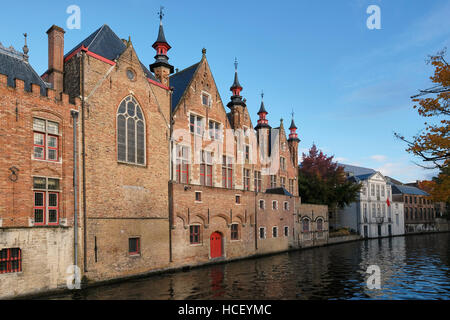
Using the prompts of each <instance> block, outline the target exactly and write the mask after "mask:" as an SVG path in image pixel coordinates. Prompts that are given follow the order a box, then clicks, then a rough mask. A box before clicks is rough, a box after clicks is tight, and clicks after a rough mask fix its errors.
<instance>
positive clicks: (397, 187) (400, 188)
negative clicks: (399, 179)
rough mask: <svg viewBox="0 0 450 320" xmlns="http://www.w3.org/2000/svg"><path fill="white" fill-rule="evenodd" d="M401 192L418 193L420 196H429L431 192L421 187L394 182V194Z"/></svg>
mask: <svg viewBox="0 0 450 320" xmlns="http://www.w3.org/2000/svg"><path fill="white" fill-rule="evenodd" d="M399 193H401V194H412V195H418V196H429V194H428V193H427V192H425V191H423V190H421V189H419V188H416V187H411V186H405V185H398V184H393V185H392V194H399Z"/></svg>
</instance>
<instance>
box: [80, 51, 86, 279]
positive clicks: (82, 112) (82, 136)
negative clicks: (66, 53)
mask: <svg viewBox="0 0 450 320" xmlns="http://www.w3.org/2000/svg"><path fill="white" fill-rule="evenodd" d="M85 56H86V54H85V52H84V51H81V58H80V59H81V72H80V73H81V148H82V150H81V155H82V171H83V172H82V174H83V267H84V272H88V269H87V217H86V140H85V136H86V135H85V123H84V118H85V114H84V113H85V110H84V109H85V102H84V99H85V97H84V60H85Z"/></svg>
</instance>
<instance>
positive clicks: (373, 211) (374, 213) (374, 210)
mask: <svg viewBox="0 0 450 320" xmlns="http://www.w3.org/2000/svg"><path fill="white" fill-rule="evenodd" d="M376 215H377V213H376V208H375V203H372V218H375V216H376Z"/></svg>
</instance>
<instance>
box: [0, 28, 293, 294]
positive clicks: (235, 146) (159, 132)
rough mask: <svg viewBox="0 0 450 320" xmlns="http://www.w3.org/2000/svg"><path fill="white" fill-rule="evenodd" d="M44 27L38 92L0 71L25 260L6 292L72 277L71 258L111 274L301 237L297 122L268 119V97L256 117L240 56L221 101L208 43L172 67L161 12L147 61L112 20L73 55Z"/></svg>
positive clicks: (5, 169)
mask: <svg viewBox="0 0 450 320" xmlns="http://www.w3.org/2000/svg"><path fill="white" fill-rule="evenodd" d="M48 35H49V69H48V71H47V72H46V73H45V74H44V75H43V76H42V79H40V78H39V77H37V80H36V79H35V80H36V81H37V82H39V83H37V85H31V84H30V88H31V90H29V91H30V92H27V91H26V90H24V87H26V86H27V83H26V82H22V81H20V80H16V82H15V88H12V87H13V86H14V84H13V83H11V82H10V81H11V77H8V78H6V77H5V76H2V77H0V80H1V81H0V92H1V93H2V95H1V97H0V102H1V104H0V105H1V109H0V112H1V113H0V123H1V124H2V126H1V128H0V142H1V143H0V148H2V149H3V150H2V151H3V152H2V154H4V155H7V156H5V157H2V158H1V159H0V169H1V170H0V178H2V179H1V181H0V190H1V192H2V194H5V195H6V197H2V198H1V199H0V229H1V231H2V233H1V235H0V250H4V249H7V250H9V251H7V258H8V259H9V257H11V256H14V255H16V253H17V252H18V251H17V250H15V251H14V252H13V253H11V252H12V251H11V250H10V249H19V248H20V250H21V254H22V255H21V259H22V260H21V261H22V265H23V269H22V270H20V272H11V273H8V274H9V275H11V277H10V278H5V276H4V275H3V274H0V281H2V288H3V287H7V288H9V290H6V291H4V292H6V293H4V295H14V294H22V293H29V292H32V291H38V290H48V289H52V288H56V287H65V285H66V280H65V278H64V277H62V274H64V273H65V272H66V269H67V267H68V266H70V265H72V264H77V265H78V266H79V267H80V268H81V273H82V275H83V276H84V277H85V279H86V280H87V281H103V280H108V279H114V278H123V277H128V276H135V275H140V274H146V273H149V272H152V271H156V270H164V269H170V268H177V267H181V266H186V265H195V264H203V263H208V262H214V261H217V260H224V259H236V258H243V257H247V256H251V255H258V254H265V253H272V252H279V251H284V250H288V249H289V248H292V247H297V246H298V245H299V241H298V238H299V235H298V232H297V233H296V232H295V230H294V229H295V225H296V223H298V221H297V220H298V218H296V215H297V212H296V209H295V208H298V207H299V205H300V198H299V197H298V185H297V170H298V144H299V141H300V140H299V139H298V136H297V133H296V130H297V128H296V126H295V123H294V120H292V122H291V125H290V128H289V130H290V133H289V135H288V136H287V135H286V133H285V128H284V124H283V121H282V120H281V121H280V125H279V127H277V128H272V127H271V126H270V125H269V121H268V118H267V116H268V111H267V110H266V107H265V105H264V102H261V107H260V111H259V112H258V116H259V119H258V121H257V124H256V126H255V127H254V125H253V123H252V121H251V116H250V114H249V113H248V110H247V106H246V100H245V99H243V97H242V96H241V91H242V90H243V87H242V86H241V84H240V82H239V80H238V73H237V64H236V68H235V77H234V82H233V84H232V86H231V88H230V90H231V92H232V95H231V98H230V101H229V102H228V103H227V104H226V105H225V104H224V102H223V101H222V99H221V97H220V95H219V92H218V89H217V87H216V83H215V81H214V77H213V74H212V72H211V69H210V66H209V64H208V61H207V58H206V50H205V49H204V50H203V51H202V57H201V60H200V61H199V62H198V63H196V64H194V65H192V66H191V67H188V68H186V69H184V70H182V71H179V72H178V71H177V72H176V73H174V68H173V66H172V65H170V64H169V57H168V51H169V50H170V48H171V47H170V45H169V43H168V42H167V40H166V38H165V35H164V30H163V26H162V21H161V24H160V27H159V32H158V37H157V40H156V42H155V43H154V45H153V48H154V49H155V50H156V56H155V61H154V62H153V63H152V64H151V65H150V66H149V68H147V67H146V66H145V64H144V63H142V62H141V61H140V59H139V58H138V56H137V54H136V51H135V50H134V48H133V43H132V41H131V40H130V39H128V40H124V39H120V38H119V37H118V36H117V35H116V34H115V33H114V32H113V31H112V30H111V29H110V28H109V27H108V26H107V25H103V26H102V27H100V28H99V29H98V30H96V31H95V32H94V33H93V34H92V35H90V36H89V37H88V38H86V39H85V40H83V41H82V42H81V43H80V44H79V45H77V46H76V47H75V48H73V49H72V50H70V51H69V52H68V53H66V54H65V55H64V30H62V29H61V28H59V27H56V26H53V27H52V28H51V29H50V30H49V31H48ZM25 51H26V50H24V52H25ZM0 53H1V52H0ZM16 55H17V56H20V54H16ZM21 57H22V58H20V59H22V60H21V62H20V63H22V64H26V63H27V62H26V61H25V59H26V54H25V55H21ZM20 59H19V60H20ZM33 72H34V71H33ZM33 72H31V71H30V73H29V74H31V75H34V76H35V73H33ZM14 77H15V76H14V75H13V78H14ZM35 78H36V77H35ZM7 81H8V83H7ZM49 87H51V88H53V89H49ZM42 93H45V95H44V96H42ZM69 101H70V102H69ZM75 111H76V112H75ZM78 113H79V117H78V118H77V117H76V115H77V114H78ZM72 117H75V118H72ZM74 121H78V122H77V123H78V125H77V126H76V127H75V131H74V126H73V124H74ZM74 133H75V134H76V137H75V138H76V140H74V135H73V134H74ZM13 141H14V143H13ZM16 141H18V143H15V142H16ZM74 141H76V143H75V144H74ZM74 155H76V156H75V158H74ZM74 161H76V166H75V167H74ZM74 177H75V180H74ZM14 179H16V180H15V181H13V180H14ZM44 182H45V183H44ZM74 184H75V186H76V187H75V188H74ZM55 199H56V200H55ZM55 201H56V202H55ZM55 204H56V206H55ZM55 208H56V209H55ZM75 208H76V210H75ZM55 210H56V212H55ZM74 210H75V211H74ZM74 213H76V214H77V216H78V218H79V219H78V220H77V223H78V227H77V228H73V226H74ZM16 229H17V230H16ZM4 231H6V232H4ZM34 233H38V234H39V236H40V237H42V238H43V239H44V240H43V241H40V240H36V238H34V236H31V238H30V235H32V234H34ZM21 239H27V240H21ZM53 240H55V241H53ZM27 246H28V247H29V248H28V247H27ZM50 246H54V248H53V247H52V248H50ZM52 250H53V251H52ZM2 252H3V251H2ZM50 252H51V254H50ZM46 256H47V257H46ZM48 256H51V257H52V258H49V257H48ZM14 257H15V256H14ZM28 259H30V260H28ZM42 259H44V260H45V262H46V263H48V265H49V266H50V265H51V266H52V267H51V268H50V267H49V270H48V274H49V278H44V279H41V280H39V281H38V280H36V279H34V278H32V275H30V272H32V270H35V269H36V268H38V267H39V266H40V264H39V262H40V261H41V260H42ZM54 259H56V260H57V261H56V260H54ZM27 261H30V262H27ZM10 262H11V261H9V262H8V263H10ZM27 263H30V265H29V267H26V268H25V266H26V264H27ZM31 264H32V265H33V266H31ZM55 264H56V265H57V267H55ZM3 265H5V264H3ZM52 268H53V269H52ZM55 268H57V270H55ZM16 271H18V270H16ZM56 275H58V276H56ZM65 276H67V274H65ZM14 277H15V278H14ZM20 277H24V278H26V277H30V278H29V279H30V280H28V278H27V280H26V281H24V282H26V284H22V285H20V286H19V287H20V290H18V291H13V289H12V288H13V287H14V286H15V285H14V281H17V280H18V278H20ZM5 279H6V282H5ZM4 284H5V286H4ZM16 285H17V282H16Z"/></svg>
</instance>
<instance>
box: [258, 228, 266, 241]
mask: <svg viewBox="0 0 450 320" xmlns="http://www.w3.org/2000/svg"><path fill="white" fill-rule="evenodd" d="M259 238H260V239H265V238H266V228H264V227H261V228H259Z"/></svg>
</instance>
